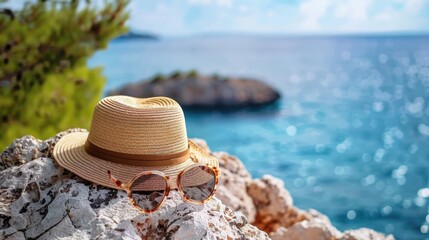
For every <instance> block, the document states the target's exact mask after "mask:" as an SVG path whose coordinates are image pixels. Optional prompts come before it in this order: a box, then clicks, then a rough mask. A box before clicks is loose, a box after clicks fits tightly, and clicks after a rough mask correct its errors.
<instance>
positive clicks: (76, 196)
mask: <svg viewBox="0 0 429 240" xmlns="http://www.w3.org/2000/svg"><path fill="white" fill-rule="evenodd" d="M21 141H22V142H24V143H26V144H27V145H26V147H24V150H22V149H20V150H19V151H14V150H12V149H8V150H7V151H6V152H4V153H3V154H2V157H1V159H2V160H1V162H2V163H3V165H4V166H6V165H7V166H9V167H8V168H7V169H6V170H4V171H2V172H1V175H0V239H25V238H27V239H36V238H37V239H52V238H54V237H56V238H61V237H69V238H70V237H73V238H76V239H89V238H91V239H95V238H97V239H140V238H144V239H162V238H167V239H170V238H172V239H191V238H192V239H240V238H241V239H268V235H267V234H266V233H265V232H263V231H260V230H258V229H257V228H256V227H254V226H252V225H250V224H249V223H248V221H247V218H246V217H245V216H244V215H243V214H242V213H240V212H237V211H232V210H231V209H230V208H228V207H226V206H225V205H224V204H222V202H221V201H220V200H218V199H212V200H210V201H209V202H208V203H206V204H205V205H193V204H189V203H185V202H183V201H182V198H181V196H180V195H179V194H178V193H177V192H176V191H172V192H171V194H170V197H169V198H168V199H167V200H166V202H165V203H164V205H163V207H162V208H161V209H160V210H159V211H157V212H155V213H152V214H150V215H145V214H139V213H138V211H137V210H136V209H135V208H134V207H132V205H131V204H130V203H129V200H128V197H127V195H126V193H125V192H123V191H117V190H113V189H108V188H104V187H101V186H98V185H94V184H91V183H90V182H87V181H85V180H83V179H81V178H79V177H77V176H76V175H74V174H72V173H70V172H68V171H66V170H64V169H63V168H61V167H59V166H58V165H57V164H56V163H55V161H54V160H52V159H51V158H47V157H39V158H36V156H39V155H45V156H46V155H48V154H49V148H50V147H46V148H45V149H44V151H41V152H37V151H33V150H31V151H30V149H38V148H39V146H40V145H41V144H48V143H46V142H40V141H37V140H35V139H33V138H28V137H24V138H22V139H21V140H17V141H16V142H14V144H13V145H12V146H13V147H15V146H17V145H18V143H19V142H21ZM49 141H51V142H50V144H51V145H52V139H50V140H49ZM21 144H22V143H21ZM48 145H49V144H48ZM29 152H32V154H33V155H32V154H30V153H29ZM11 153H15V155H13V154H11ZM35 158H36V159H35ZM3 159H6V160H7V161H5V160H3ZM11 159H13V160H11ZM31 159H34V160H32V161H31ZM5 162H7V163H8V164H5ZM22 162H27V163H25V164H22V165H20V166H17V165H19V163H22Z"/></svg>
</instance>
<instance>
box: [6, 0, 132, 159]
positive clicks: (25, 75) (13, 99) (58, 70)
mask: <svg viewBox="0 0 429 240" xmlns="http://www.w3.org/2000/svg"><path fill="white" fill-rule="evenodd" d="M2 2H3V3H2ZM4 2H5V1H4V0H0V148H1V149H3V148H4V147H6V146H7V145H8V144H10V143H11V141H12V140H13V139H14V138H16V137H20V136H22V135H26V134H31V135H34V136H36V137H38V138H47V137H50V136H52V135H54V134H55V133H57V132H58V131H61V130H64V129H67V128H71V127H85V128H87V127H89V122H90V118H91V115H92V111H93V108H94V106H95V104H96V103H97V101H98V100H99V99H100V97H101V94H102V90H103V86H104V83H105V78H104V76H103V75H102V72H101V69H100V68H89V67H88V66H87V61H88V58H89V57H90V56H92V55H93V54H94V52H95V51H96V50H98V49H103V48H106V47H107V44H108V42H109V40H111V39H112V38H114V37H116V36H118V35H120V34H122V33H124V32H125V31H126V28H125V22H126V20H127V19H128V13H127V12H126V10H125V7H126V5H127V4H128V0H109V1H104V4H103V5H97V4H96V2H99V1H95V2H94V3H92V2H91V1H88V0H87V1H78V0H70V1H65V0H61V1H48V0H39V1H27V2H25V3H24V4H23V5H22V8H21V9H19V10H17V9H9V8H7V6H8V4H7V3H6V4H5V3H4ZM1 149H0V151H1Z"/></svg>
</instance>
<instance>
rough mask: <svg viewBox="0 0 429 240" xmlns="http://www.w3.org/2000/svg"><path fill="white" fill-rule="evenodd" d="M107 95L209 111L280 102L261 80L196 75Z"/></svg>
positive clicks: (159, 80)
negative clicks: (161, 99)
mask: <svg viewBox="0 0 429 240" xmlns="http://www.w3.org/2000/svg"><path fill="white" fill-rule="evenodd" d="M108 95H128V96H133V97H154V96H166V97H170V98H173V99H174V100H176V101H177V102H178V103H179V104H180V105H181V106H182V107H184V108H188V109H189V108H194V109H195V108H197V109H198V108H201V109H206V110H211V109H221V110H222V109H238V108H246V107H260V106H266V105H269V104H272V103H274V102H276V101H277V100H278V99H279V98H280V93H279V92H278V91H276V90H274V89H273V88H272V87H270V86H268V85H267V84H265V83H263V82H261V81H258V80H254V79H247V78H246V79H245V78H231V77H222V76H218V75H212V76H203V75H200V74H198V73H197V72H196V71H190V72H187V73H182V72H175V73H173V74H171V75H170V76H163V75H157V76H155V77H153V78H152V79H150V80H144V81H141V82H138V83H133V84H129V85H125V86H124V87H122V88H120V89H118V90H115V91H111V92H109V93H108Z"/></svg>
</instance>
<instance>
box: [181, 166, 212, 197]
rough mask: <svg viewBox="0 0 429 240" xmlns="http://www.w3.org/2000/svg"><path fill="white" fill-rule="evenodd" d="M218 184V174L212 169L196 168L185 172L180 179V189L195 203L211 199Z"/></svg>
mask: <svg viewBox="0 0 429 240" xmlns="http://www.w3.org/2000/svg"><path fill="white" fill-rule="evenodd" d="M215 184H216V174H215V172H214V171H213V169H212V168H210V167H206V166H195V167H193V168H190V169H188V170H186V172H184V173H183V174H182V176H181V178H180V187H181V189H182V191H183V192H184V193H185V196H186V197H187V198H188V199H190V200H192V201H194V202H203V201H204V200H206V199H207V198H209V197H210V196H211V195H212V193H213V191H214V187H215Z"/></svg>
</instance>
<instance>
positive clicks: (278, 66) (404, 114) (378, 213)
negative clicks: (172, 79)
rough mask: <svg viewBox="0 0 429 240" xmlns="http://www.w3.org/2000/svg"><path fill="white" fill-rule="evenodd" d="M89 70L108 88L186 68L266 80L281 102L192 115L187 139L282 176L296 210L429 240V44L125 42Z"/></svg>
mask: <svg viewBox="0 0 429 240" xmlns="http://www.w3.org/2000/svg"><path fill="white" fill-rule="evenodd" d="M89 64H90V66H94V67H95V66H100V67H103V68H104V70H103V73H104V74H105V76H106V77H107V83H106V90H105V91H106V92H107V91H109V90H112V89H115V88H118V87H120V86H122V85H124V84H127V83H132V82H137V81H141V80H144V79H149V78H150V77H152V76H154V75H155V74H166V75H168V74H171V73H172V72H174V71H177V70H180V71H190V70H194V69H195V70H197V71H198V72H200V73H201V74H207V75H209V74H218V75H224V76H234V77H248V78H255V79H259V80H261V81H264V82H266V83H267V84H269V85H271V86H272V87H274V88H276V89H278V90H279V91H280V93H281V95H282V98H281V100H280V101H279V102H278V103H277V104H274V105H272V106H269V107H266V108H262V109H256V110H255V109H243V110H239V111H235V112H231V111H230V112H219V111H194V112H192V111H186V112H185V117H186V123H187V131H188V136H189V137H196V138H203V139H205V140H206V141H207V142H208V144H209V146H210V148H211V149H212V150H213V151H226V152H229V153H231V154H233V155H235V156H237V157H238V158H240V159H241V160H242V161H243V162H244V164H245V165H246V167H247V169H248V170H249V172H250V173H251V175H252V176H253V177H254V178H260V177H262V176H263V175H265V174H270V175H273V176H275V177H277V178H280V179H282V180H283V181H284V183H285V187H286V188H287V189H288V190H289V191H290V193H291V194H292V196H293V198H294V204H295V205H296V206H298V207H299V208H301V209H310V208H313V209H317V210H318V211H320V212H322V213H323V214H326V215H327V216H328V217H329V218H330V220H331V221H332V223H333V224H334V226H336V227H337V228H338V229H339V230H341V231H344V230H347V229H356V228H362V227H367V228H373V229H375V230H377V231H380V232H383V233H386V234H393V235H394V236H395V237H396V239H429V204H428V201H429V36H416V35H414V36H404V35H394V36H380V35H373V36H361V35H354V36H260V35H198V36H187V37H165V38H161V39H160V40H157V41H149V40H114V41H112V42H111V43H110V44H109V47H108V48H107V49H106V50H103V51H100V52H97V53H96V54H95V55H94V56H93V57H92V58H91V59H90V61H89Z"/></svg>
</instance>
